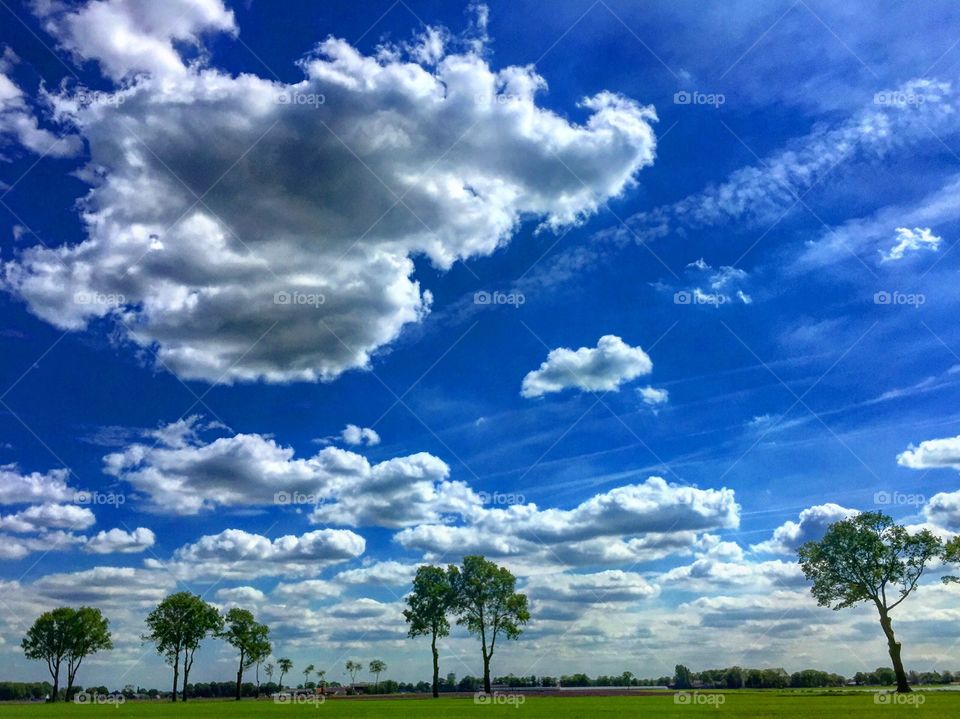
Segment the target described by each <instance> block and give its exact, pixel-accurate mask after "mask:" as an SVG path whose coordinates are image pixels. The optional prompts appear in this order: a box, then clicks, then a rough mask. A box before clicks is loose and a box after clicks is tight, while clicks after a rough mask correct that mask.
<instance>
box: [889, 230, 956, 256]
mask: <svg viewBox="0 0 960 719" xmlns="http://www.w3.org/2000/svg"><path fill="white" fill-rule="evenodd" d="M942 241H943V238H942V237H938V236H937V235H935V234H933V232H932V231H931V230H930V228H929V227H914V228H913V229H912V230H911V229H910V228H908V227H898V228H897V237H896V244H895V245H893V247H891V248H890V249H889V250H887V251H886V252H884V251H883V250H881V251H880V255H881V257H882V258H883V261H884V262H892V261H896V260H902V259H903V258H904V257H905V256H906V255H907V253H908V252H919V251H921V250H928V251H930V252H936V251H937V250H939V249H940V243H941V242H942Z"/></svg>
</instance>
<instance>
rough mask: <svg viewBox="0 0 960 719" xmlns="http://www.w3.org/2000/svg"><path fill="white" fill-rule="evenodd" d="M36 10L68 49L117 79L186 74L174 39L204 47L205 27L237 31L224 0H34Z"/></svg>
mask: <svg viewBox="0 0 960 719" xmlns="http://www.w3.org/2000/svg"><path fill="white" fill-rule="evenodd" d="M34 10H35V12H36V14H37V15H38V16H39V17H40V18H41V20H42V22H43V25H44V28H45V29H46V30H47V32H49V33H50V34H51V35H53V36H54V37H55V38H56V39H57V41H58V42H59V43H60V44H61V45H62V46H63V47H64V48H66V49H67V50H69V51H71V52H73V53H75V54H76V55H77V56H79V57H80V58H81V59H84V60H97V61H98V62H99V63H100V67H101V68H102V69H103V71H104V73H105V74H106V75H107V76H109V77H112V78H113V79H115V80H120V79H122V78H124V77H126V76H128V75H131V74H133V73H137V72H148V73H152V74H154V75H157V76H182V75H184V74H185V73H186V72H187V67H186V65H185V64H184V62H183V59H182V58H181V56H180V54H179V53H178V52H177V49H176V47H175V43H176V44H181V45H182V44H188V43H189V44H193V45H195V46H198V47H199V43H200V34H201V33H203V32H205V31H226V32H236V30H237V28H236V25H235V24H234V17H233V12H232V11H230V10H227V9H226V8H225V7H224V6H223V3H222V2H221V1H220V0H164V2H154V1H153V0H96V2H87V3H84V4H81V5H79V6H76V7H70V6H68V5H67V4H66V3H62V2H58V1H57V0H34Z"/></svg>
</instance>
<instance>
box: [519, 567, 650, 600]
mask: <svg viewBox="0 0 960 719" xmlns="http://www.w3.org/2000/svg"><path fill="white" fill-rule="evenodd" d="M524 591H525V592H527V593H528V594H529V595H530V597H531V598H533V599H536V600H541V601H542V600H549V601H555V602H574V603H578V604H579V603H600V604H603V603H607V602H635V601H638V600H642V599H650V598H651V597H655V596H657V595H658V594H659V592H660V588H659V587H658V586H656V585H655V584H650V582H648V581H647V580H646V579H644V578H643V576H641V575H640V574H637V573H636V572H624V571H622V570H619V569H610V570H607V571H604V572H595V573H593V574H567V573H561V574H549V575H546V576H542V577H536V578H534V579H532V580H530V581H529V582H527V584H526V585H525V586H524Z"/></svg>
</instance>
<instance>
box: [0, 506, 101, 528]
mask: <svg viewBox="0 0 960 719" xmlns="http://www.w3.org/2000/svg"><path fill="white" fill-rule="evenodd" d="M96 521H97V519H96V517H94V516H93V512H91V511H90V510H89V509H87V508H86V507H78V506H76V505H73V504H36V505H33V506H32V507H27V508H26V509H24V510H23V511H20V512H17V513H15V514H7V515H0V531H2V532H38V531H42V530H45V529H69V530H78V529H80V530H82V529H87V528H89V527H92V526H93V525H94V524H95V523H96Z"/></svg>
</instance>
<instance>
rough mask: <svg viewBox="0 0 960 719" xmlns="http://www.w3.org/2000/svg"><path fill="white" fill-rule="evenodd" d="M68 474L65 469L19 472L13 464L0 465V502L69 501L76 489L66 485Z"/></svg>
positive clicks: (74, 494)
mask: <svg viewBox="0 0 960 719" xmlns="http://www.w3.org/2000/svg"><path fill="white" fill-rule="evenodd" d="M69 476H70V472H68V471H67V470H66V469H51V470H50V471H49V472H46V473H44V474H41V473H40V472H31V473H30V474H21V473H20V471H19V470H18V469H17V466H16V465H15V464H5V465H0V504H32V503H34V502H66V501H70V500H72V499H73V498H74V497H75V496H76V490H74V489H71V488H70V487H69V486H68V485H67V478H68V477H69Z"/></svg>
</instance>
